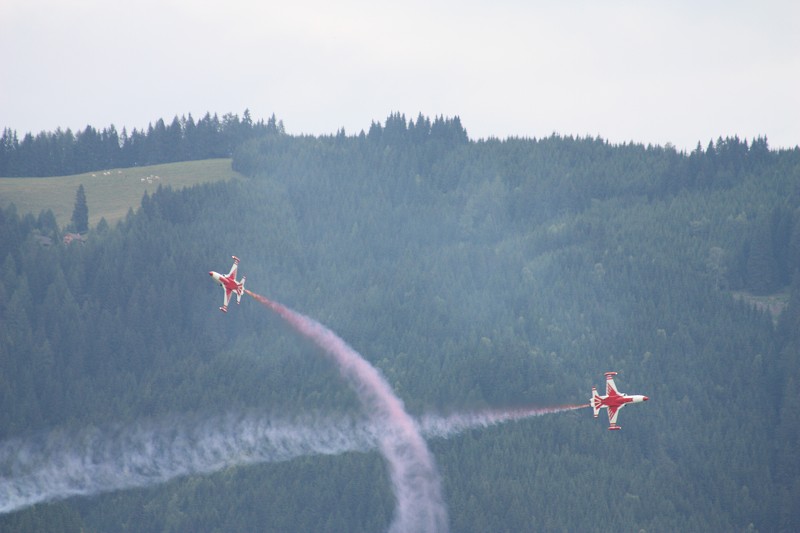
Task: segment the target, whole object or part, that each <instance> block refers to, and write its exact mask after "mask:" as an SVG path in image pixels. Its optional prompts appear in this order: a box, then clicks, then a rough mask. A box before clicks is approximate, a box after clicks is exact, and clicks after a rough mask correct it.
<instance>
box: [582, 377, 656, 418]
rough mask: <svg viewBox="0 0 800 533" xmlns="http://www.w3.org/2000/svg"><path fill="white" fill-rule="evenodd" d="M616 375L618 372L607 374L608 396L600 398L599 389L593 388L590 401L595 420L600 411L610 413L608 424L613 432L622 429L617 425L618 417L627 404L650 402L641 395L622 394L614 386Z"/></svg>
mask: <svg viewBox="0 0 800 533" xmlns="http://www.w3.org/2000/svg"><path fill="white" fill-rule="evenodd" d="M616 375H617V373H616V372H606V395H605V396H600V395H599V394H597V387H592V397H591V398H590V399H589V403H590V404H591V406H592V408H593V409H594V417H595V418H597V415H598V414H600V409H602V408H603V407H605V408H606V410H607V411H608V423H609V424H610V425H609V426H608V429H611V430H616V429H622V427H621V426H618V425H617V415H618V414H619V410H620V409H622V408H623V407H625V405H626V404H629V403H639V402H646V401H647V400H649V398H648V397H647V396H642V395H641V394H632V395H630V396H628V395H627V394H620V392H619V391H618V390H617V386H616V385H615V384H614V376H616Z"/></svg>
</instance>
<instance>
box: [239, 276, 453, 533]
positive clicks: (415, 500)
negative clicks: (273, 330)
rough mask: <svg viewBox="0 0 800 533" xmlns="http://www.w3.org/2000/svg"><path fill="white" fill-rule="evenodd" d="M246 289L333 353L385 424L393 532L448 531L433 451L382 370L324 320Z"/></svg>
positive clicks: (376, 420) (382, 444) (382, 439)
mask: <svg viewBox="0 0 800 533" xmlns="http://www.w3.org/2000/svg"><path fill="white" fill-rule="evenodd" d="M247 294H249V295H250V296H252V297H253V298H255V299H256V300H258V301H259V302H260V303H261V304H263V305H264V306H266V307H267V308H269V309H270V310H272V311H274V312H275V313H277V314H278V315H279V316H280V317H281V318H283V319H284V320H285V321H286V322H287V323H288V324H289V325H290V326H291V327H292V328H293V329H295V330H296V331H297V332H298V333H300V334H301V335H303V336H305V337H307V338H308V339H310V340H312V341H313V342H314V343H315V344H316V345H317V346H318V347H319V348H321V349H322V350H323V352H324V353H325V354H326V355H328V356H330V358H331V359H332V360H333V361H334V362H335V363H336V364H337V366H338V367H339V371H340V373H341V375H342V376H343V377H344V378H345V380H347V381H348V382H349V383H350V385H351V386H352V387H353V389H354V390H355V391H356V394H357V395H358V397H359V399H360V401H361V404H362V405H363V407H364V411H365V412H366V413H368V414H369V416H370V417H371V421H372V423H373V424H375V425H376V426H379V427H380V431H379V439H378V447H379V448H380V450H381V453H382V454H383V456H384V457H385V458H386V461H387V463H388V464H389V473H390V477H391V480H392V486H393V488H394V494H395V498H396V499H397V507H396V508H395V517H394V520H393V522H392V526H391V529H390V531H395V532H408V531H418V532H426V531H427V532H431V533H435V532H444V531H447V530H448V521H447V509H446V507H445V504H444V500H443V498H442V489H441V480H440V478H439V473H438V471H437V469H436V463H435V462H434V460H433V455H432V454H431V452H430V450H428V446H427V444H426V443H425V439H423V438H422V434H421V433H420V430H419V426H418V425H417V423H416V421H415V420H414V419H413V418H411V416H410V415H409V414H408V413H407V412H406V410H405V407H404V405H403V402H402V400H400V399H399V398H398V397H397V396H395V394H394V392H393V391H392V388H391V387H390V386H389V384H388V383H387V382H386V380H385V379H384V378H383V376H381V374H380V372H378V370H377V369H376V368H375V367H373V366H372V365H370V364H369V363H368V362H367V361H366V360H365V359H364V358H363V357H361V355H359V354H358V352H356V351H355V350H354V349H353V348H351V347H350V346H348V345H347V343H345V342H344V341H343V340H342V339H341V338H340V337H338V336H337V335H336V334H335V333H333V332H332V331H331V330H329V329H328V328H326V327H325V326H323V325H322V324H320V323H319V322H317V321H315V320H313V319H311V318H309V317H307V316H304V315H301V314H300V313H297V312H295V311H292V310H291V309H289V308H287V307H285V306H283V305H281V304H279V303H277V302H273V301H271V300H269V299H267V298H265V297H263V296H261V295H258V294H255V293H253V292H251V291H247Z"/></svg>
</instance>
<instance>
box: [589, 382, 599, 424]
mask: <svg viewBox="0 0 800 533" xmlns="http://www.w3.org/2000/svg"><path fill="white" fill-rule="evenodd" d="M589 403H590V404H591V405H592V409H594V417H595V418H597V416H598V415H599V414H600V406H601V405H602V401H601V400H600V396H599V395H598V394H597V387H592V397H591V398H590V399H589Z"/></svg>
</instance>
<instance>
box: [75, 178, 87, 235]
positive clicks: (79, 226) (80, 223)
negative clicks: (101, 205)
mask: <svg viewBox="0 0 800 533" xmlns="http://www.w3.org/2000/svg"><path fill="white" fill-rule="evenodd" d="M72 226H73V227H74V229H75V231H77V232H78V233H86V232H87V231H89V207H88V206H87V205H86V192H85V191H84V190H83V184H82V183H81V184H80V186H78V192H77V193H76V194H75V209H74V210H73V211H72Z"/></svg>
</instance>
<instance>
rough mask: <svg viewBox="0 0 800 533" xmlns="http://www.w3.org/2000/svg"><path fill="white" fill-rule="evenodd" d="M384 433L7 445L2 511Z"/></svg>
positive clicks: (97, 437)
mask: <svg viewBox="0 0 800 533" xmlns="http://www.w3.org/2000/svg"><path fill="white" fill-rule="evenodd" d="M583 407H588V404H587V405H565V406H561V407H546V408H536V407H531V408H524V409H514V410H508V411H502V410H492V411H483V412H478V413H466V414H464V413H459V414H453V415H450V416H436V415H425V416H423V417H422V418H421V419H420V421H419V426H420V428H421V431H422V433H423V435H425V436H426V437H428V438H449V437H451V436H453V435H456V434H458V433H461V432H462V431H466V430H469V429H475V428H484V427H488V426H491V425H495V424H500V423H503V422H508V421H512V420H520V419H523V418H529V417H533V416H541V415H544V414H548V413H557V412H561V411H568V410H574V409H581V408H583ZM381 431H382V428H381V426H378V425H375V424H374V422H363V421H355V420H352V419H347V418H341V419H325V420H315V419H310V418H305V419H301V420H299V421H291V420H285V419H281V418H271V417H264V416H260V417H258V416H253V415H250V416H241V415H232V414H229V415H226V416H214V417H201V416H200V415H195V416H193V417H183V418H180V419H179V418H169V419H162V420H150V421H147V422H141V423H138V424H134V425H132V426H128V427H116V428H111V429H105V430H100V429H98V428H91V429H87V430H84V431H76V432H68V431H63V430H57V431H53V432H51V433H49V434H42V435H38V436H35V437H30V438H28V439H11V440H7V441H4V442H0V514H4V513H10V512H13V511H17V510H19V509H23V508H25V507H29V506H31V505H34V504H37V503H40V502H46V501H52V500H60V499H64V498H69V497H70V496H78V495H84V496H92V495H96V494H101V493H103V492H110V491H114V490H122V489H130V488H135V487H148V486H153V485H156V484H159V483H164V482H166V481H169V480H171V479H175V478H177V477H181V476H187V475H192V474H210V473H212V472H216V471H218V470H222V469H223V468H228V467H231V466H242V465H247V464H256V463H270V462H280V461H289V460H291V459H294V458H297V457H302V456H307V455H337V454H340V453H345V452H367V451H370V450H374V449H375V448H376V447H378V443H379V439H380V433H381Z"/></svg>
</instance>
